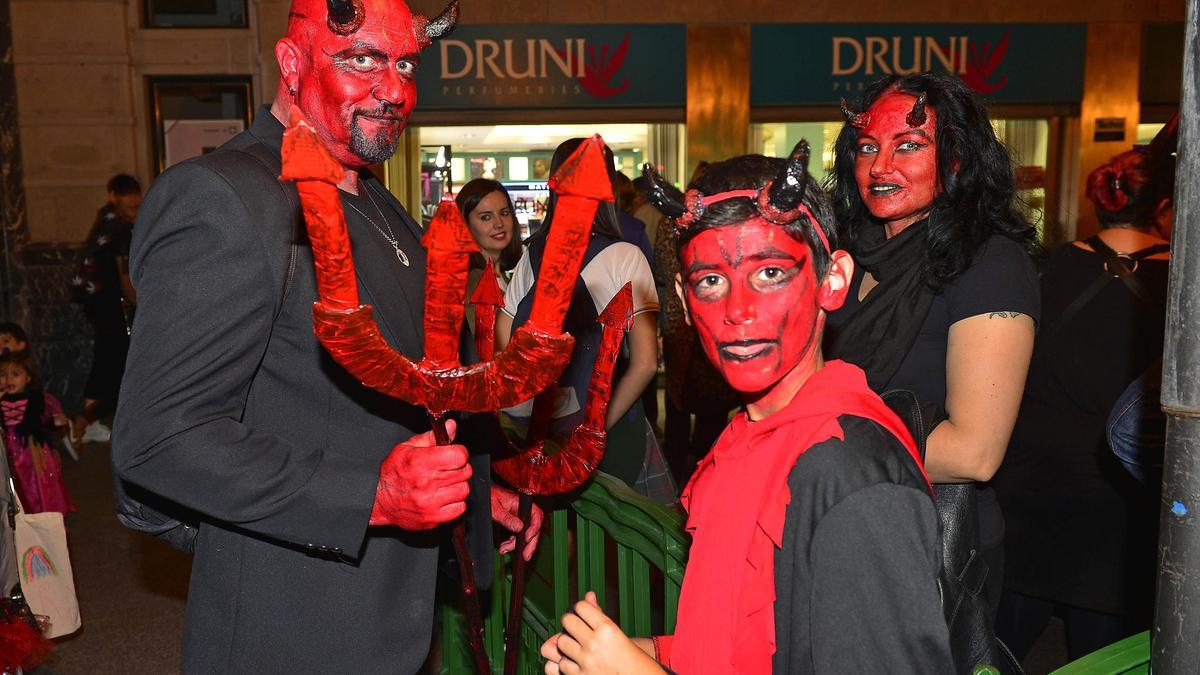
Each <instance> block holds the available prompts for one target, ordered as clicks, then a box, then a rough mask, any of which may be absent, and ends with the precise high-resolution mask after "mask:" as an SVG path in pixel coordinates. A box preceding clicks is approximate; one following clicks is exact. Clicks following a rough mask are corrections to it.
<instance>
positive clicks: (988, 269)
mask: <svg viewBox="0 0 1200 675" xmlns="http://www.w3.org/2000/svg"><path fill="white" fill-rule="evenodd" d="M864 273H865V272H864V270H863V269H862V268H861V267H860V268H858V269H856V270H855V271H854V279H853V281H852V282H851V284H850V293H849V294H848V296H847V298H846V304H845V305H843V306H842V308H841V309H839V310H837V311H836V312H833V313H832V314H830V315H829V319H828V325H829V326H830V327H831V329H836V328H838V327H840V326H841V325H842V324H844V323H845V322H846V321H847V320H849V318H850V317H851V316H853V314H854V313H855V312H856V311H858V308H859V307H860V306H861V305H862V303H861V301H860V300H859V297H858V296H859V288H860V287H861V286H862V281H863V276H864ZM992 312H1019V313H1021V314H1028V315H1029V316H1030V317H1032V318H1033V320H1034V321H1035V322H1037V321H1039V320H1040V317H1041V289H1040V287H1039V284H1038V273H1037V267H1036V266H1035V265H1034V264H1033V260H1032V259H1031V258H1030V256H1029V253H1028V252H1026V250H1025V248H1024V247H1023V246H1021V244H1018V243H1017V242H1015V241H1013V240H1012V239H1009V238H1008V237H1005V236H1003V235H993V236H992V238H991V239H989V240H987V242H985V243H984V245H983V247H982V248H981V249H980V250H979V253H978V254H976V256H975V259H974V260H973V261H972V263H971V266H970V267H968V268H967V269H966V270H965V271H964V272H963V273H962V274H960V275H959V276H958V278H956V279H955V280H954V281H953V282H952V283H950V284H948V285H947V286H946V287H945V288H943V289H942V292H941V293H939V294H937V295H936V296H935V297H934V299H933V305H932V306H930V308H929V314H927V315H926V316H925V323H924V324H922V325H921V330H920V331H919V332H918V333H917V338H916V341H915V342H914V343H913V346H912V349H910V350H909V352H908V355H907V356H906V357H904V361H902V362H901V364H900V368H898V369H897V370H896V373H895V375H893V376H892V379H891V380H889V381H888V383H887V386H886V387H884V390H885V391H886V390H890V389H908V390H910V391H912V392H914V393H916V394H917V396H919V397H921V398H922V399H924V400H926V401H929V402H930V403H936V404H937V405H939V406H941V407H943V408H944V407H945V406H946V347H947V341H948V340H949V337H950V326H952V325H953V324H955V323H957V322H958V321H961V320H963V319H966V318H968V317H972V316H978V315H980V314H988V313H992ZM979 526H980V533H979V534H980V540H981V544H982V546H983V547H984V548H992V547H993V546H998V545H999V544H1000V542H1001V540H1002V539H1003V536H1004V519H1003V518H1002V517H1001V515H1000V507H999V504H997V502H996V498H995V496H994V495H993V493H992V491H991V489H984V490H981V491H980V495H979Z"/></svg>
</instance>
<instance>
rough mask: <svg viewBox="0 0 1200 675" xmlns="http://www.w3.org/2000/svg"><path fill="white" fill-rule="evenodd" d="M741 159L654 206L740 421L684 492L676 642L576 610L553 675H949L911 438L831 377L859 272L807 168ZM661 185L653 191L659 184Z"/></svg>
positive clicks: (879, 405) (802, 156)
mask: <svg viewBox="0 0 1200 675" xmlns="http://www.w3.org/2000/svg"><path fill="white" fill-rule="evenodd" d="M808 155H809V149H808V144H807V143H806V142H804V141H801V144H800V145H798V146H797V148H796V150H795V151H794V152H793V154H792V156H791V157H790V158H789V159H788V160H787V161H785V160H781V159H774V158H768V157H762V156H759V155H748V156H743V157H736V158H733V159H730V160H727V161H725V162H720V163H718V164H715V165H713V167H712V169H711V170H710V171H709V172H708V173H707V174H705V176H704V177H702V178H701V179H699V180H698V181H695V182H693V183H692V184H691V185H690V186H689V187H690V188H691V189H689V190H688V193H687V195H686V197H685V198H684V199H683V200H680V199H676V198H672V197H671V195H670V194H669V190H670V187H669V186H668V185H667V184H666V183H664V182H662V181H661V179H658V180H657V181H656V185H657V188H656V197H655V201H656V202H657V205H658V206H659V208H660V210H662V211H663V212H664V213H666V214H667V215H669V216H672V217H674V218H675V222H676V223H677V224H678V225H679V241H680V243H679V246H680V251H679V255H680V262H681V263H682V272H681V274H680V276H678V277H676V290H677V292H678V293H679V294H680V295H681V297H682V298H683V300H684V303H685V305H686V307H687V311H688V315H689V319H690V321H691V323H692V325H693V326H694V327H695V329H696V331H697V332H698V333H699V335H700V343H701V345H702V347H703V349H704V352H705V354H706V355H707V357H708V358H709V360H711V361H712V363H713V365H714V366H715V367H716V369H717V371H718V372H720V373H721V375H722V376H723V377H724V378H725V379H726V380H727V381H728V382H729V384H730V386H731V387H733V389H735V390H737V391H738V393H739V394H740V396H741V398H742V400H743V402H744V406H745V407H744V409H743V410H742V411H741V412H739V413H738V414H737V415H736V416H735V417H734V420H733V421H732V422H731V423H730V425H729V426H728V427H727V428H726V429H725V431H724V433H723V434H722V435H721V437H720V439H719V440H718V441H717V443H716V445H715V446H714V447H713V449H712V451H711V452H710V453H709V454H708V455H707V456H706V457H705V458H704V459H703V460H702V461H701V462H700V464H699V466H698V467H697V469H696V473H695V475H694V476H693V478H692V480H691V482H690V483H689V484H688V487H687V489H686V490H685V491H684V495H683V504H684V505H685V506H686V508H687V510H688V521H687V529H688V531H689V532H691V534H692V539H693V543H692V547H691V553H690V557H689V561H688V566H687V570H686V573H685V575H684V580H683V587H682V592H681V595H680V600H679V620H678V624H677V626H676V631H675V634H674V635H673V636H660V637H656V638H653V639H645V638H638V639H635V640H630V639H629V638H627V637H626V636H625V635H624V634H623V633H622V632H621V631H620V629H619V628H618V627H617V626H616V624H615V623H614V622H613V621H612V620H611V619H609V618H608V617H606V616H605V614H604V612H603V611H602V610H601V609H600V608H599V607H598V606H597V605H596V600H595V596H594V595H593V594H590V593H589V594H588V595H587V596H586V597H585V599H584V600H583V601H581V602H579V603H577V604H576V605H575V606H574V608H573V611H572V612H571V613H569V614H567V615H566V616H564V617H563V632H562V633H559V634H558V635H555V636H554V637H552V638H551V639H550V640H548V641H547V642H546V643H545V644H544V645H543V646H542V654H543V656H545V657H546V658H547V659H548V661H547V664H546V672H547V673H551V674H553V673H576V672H580V673H615V672H621V673H653V672H662V671H663V670H664V669H669V670H670V671H673V672H676V673H680V674H681V675H693V674H696V673H770V672H778V673H848V672H855V673H860V672H861V673H869V672H885V671H886V672H911V673H945V672H950V671H951V670H952V668H953V665H952V663H951V654H950V647H949V635H948V632H947V628H946V623H945V620H944V618H943V615H942V609H941V603H940V600H939V594H938V586H937V580H936V578H937V575H938V569H939V566H940V561H939V559H938V553H937V551H938V523H937V513H936V511H935V509H934V507H933V501H932V499H931V495H930V488H929V483H928V481H927V480H926V478H925V475H924V472H923V470H922V468H921V465H920V462H919V460H918V458H917V451H916V447H915V445H914V443H913V440H912V437H911V435H909V433H908V431H907V430H906V429H905V427H904V425H903V423H902V422H901V421H900V419H899V418H898V417H896V415H895V414H894V413H893V412H892V411H891V410H890V409H889V408H888V407H887V406H886V405H885V404H884V403H883V401H881V400H880V399H879V397H878V396H876V395H875V394H874V393H872V392H871V391H870V389H869V388H868V387H867V382H866V378H865V377H864V375H863V372H862V370H860V369H859V368H858V367H856V366H853V365H851V364H848V363H845V362H842V361H829V362H826V361H824V359H823V357H822V352H821V336H822V331H823V329H824V325H825V317H826V313H827V312H829V311H832V310H835V309H837V308H838V307H839V306H841V304H842V302H843V301H844V300H845V297H846V293H847V290H848V287H849V282H850V279H851V276H852V274H853V269H854V263H853V261H852V260H851V258H850V256H849V255H848V254H847V253H846V252H845V251H832V252H831V249H830V241H831V240H835V232H834V228H833V222H834V219H833V213H832V209H831V208H830V205H829V202H828V199H827V198H826V197H825V194H824V193H823V192H822V191H821V189H820V187H819V186H818V185H817V183H816V181H815V180H813V179H812V178H811V177H810V176H809V175H808V172H807V165H808ZM655 178H657V177H655Z"/></svg>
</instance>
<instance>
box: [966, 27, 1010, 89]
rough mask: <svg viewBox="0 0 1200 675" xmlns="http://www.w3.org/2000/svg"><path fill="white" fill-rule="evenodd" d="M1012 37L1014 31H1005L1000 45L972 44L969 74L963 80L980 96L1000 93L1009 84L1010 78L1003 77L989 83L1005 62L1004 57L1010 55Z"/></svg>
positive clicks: (968, 64)
mask: <svg viewBox="0 0 1200 675" xmlns="http://www.w3.org/2000/svg"><path fill="white" fill-rule="evenodd" d="M1011 36H1012V31H1005V33H1004V37H1002V38H1000V42H999V44H997V45H996V46H995V48H993V47H992V44H991V43H990V42H984V43H983V44H982V45H980V44H978V43H975V42H972V43H971V54H970V58H969V60H968V61H967V72H966V73H965V74H964V75H963V80H964V81H965V82H966V83H967V86H968V87H970V88H971V89H973V90H975V92H976V93H979V94H990V93H992V92H994V91H999V90H1000V89H1003V88H1004V85H1006V84H1008V76H1007V75H1003V76H1001V77H1000V80H999V81H997V82H989V81H988V80H989V79H990V78H991V77H992V73H994V72H996V68H998V67H999V66H1000V64H1001V63H1003V62H1004V55H1005V54H1007V53H1008V39H1009V37H1011Z"/></svg>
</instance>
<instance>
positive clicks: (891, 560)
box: [771, 415, 953, 675]
mask: <svg viewBox="0 0 1200 675" xmlns="http://www.w3.org/2000/svg"><path fill="white" fill-rule="evenodd" d="M838 423H839V424H840V425H841V427H842V431H843V434H844V436H845V438H844V439H837V438H832V439H830V440H828V441H825V442H823V443H818V444H817V445H814V446H813V447H812V448H810V449H809V450H808V451H807V452H805V453H804V454H803V455H801V456H800V458H799V459H798V460H796V464H795V466H794V467H793V468H792V471H791V473H790V474H789V475H788V489H789V490H790V491H791V495H792V499H791V502H790V503H789V504H788V506H787V511H786V515H785V519H784V527H783V546H782V548H780V549H778V550H777V551H776V552H775V608H774V611H775V644H776V650H775V655H774V657H772V669H771V670H772V672H775V673H789V674H792V675H799V674H801V673H835V672H847V673H849V672H854V673H876V672H911V673H950V672H953V663H952V662H953V659H952V657H951V653H950V638H949V633H948V630H947V628H946V620H945V616H944V615H943V613H942V606H941V598H940V595H939V593H938V586H937V575H938V570H939V569H940V567H941V554H940V552H939V548H938V546H939V543H938V516H937V511H936V510H935V509H934V506H933V499H932V498H931V497H930V494H929V489H928V488H927V487H926V485H925V480H924V478H922V476H921V473H920V470H919V469H918V468H917V464H916V462H914V461H913V460H912V457H911V456H909V454H908V451H907V450H906V449H905V448H904V446H903V445H901V443H900V441H898V440H897V439H896V437H895V436H893V435H892V434H891V433H889V432H888V431H886V430H885V429H883V428H882V427H880V426H879V425H878V424H877V423H875V422H873V421H870V420H867V419H864V418H861V417H855V416H851V415H843V416H841V417H839V418H838Z"/></svg>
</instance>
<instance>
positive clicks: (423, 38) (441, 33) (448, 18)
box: [413, 0, 458, 49]
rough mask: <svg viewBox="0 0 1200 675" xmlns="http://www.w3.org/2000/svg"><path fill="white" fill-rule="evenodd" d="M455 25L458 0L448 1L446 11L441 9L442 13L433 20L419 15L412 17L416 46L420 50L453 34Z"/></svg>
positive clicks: (456, 23) (456, 22)
mask: <svg viewBox="0 0 1200 675" xmlns="http://www.w3.org/2000/svg"><path fill="white" fill-rule="evenodd" d="M457 25H458V0H450V4H448V5H446V9H443V10H442V13H441V14H438V15H437V16H436V17H434V18H433V19H428V18H426V17H424V16H421V15H420V14H414V15H413V33H415V34H416V38H417V44H419V45H420V46H421V49H424V48H426V47H428V46H429V45H431V44H433V42H434V40H440V39H442V38H444V37H446V36H447V35H449V34H450V33H452V32H454V27H455V26H457Z"/></svg>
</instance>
